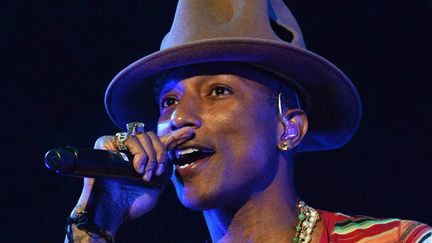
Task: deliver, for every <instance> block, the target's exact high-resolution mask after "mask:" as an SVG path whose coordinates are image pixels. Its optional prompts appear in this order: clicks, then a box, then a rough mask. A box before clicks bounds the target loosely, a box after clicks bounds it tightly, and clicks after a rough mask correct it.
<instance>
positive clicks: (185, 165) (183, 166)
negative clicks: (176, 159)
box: [179, 163, 193, 169]
mask: <svg viewBox="0 0 432 243" xmlns="http://www.w3.org/2000/svg"><path fill="white" fill-rule="evenodd" d="M192 164H193V163H191V164H184V165H180V166H179V168H180V169H184V168H186V167H189V166H191V165H192Z"/></svg>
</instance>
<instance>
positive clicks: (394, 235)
mask: <svg viewBox="0 0 432 243" xmlns="http://www.w3.org/2000/svg"><path fill="white" fill-rule="evenodd" d="M321 214H322V217H323V220H324V221H325V224H326V227H327V232H328V238H329V239H330V241H331V242H358V241H362V242H363V241H364V242H369V241H372V242H432V228H431V227H430V226H428V225H426V224H423V223H420V222H417V221H412V220H402V219H395V218H384V219H378V218H372V217H368V216H348V215H345V214H341V213H331V212H326V211H322V212H321Z"/></svg>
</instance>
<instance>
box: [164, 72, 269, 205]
mask: <svg viewBox="0 0 432 243" xmlns="http://www.w3.org/2000/svg"><path fill="white" fill-rule="evenodd" d="M224 65H227V64H223V65H222V64H219V65H217V66H211V67H203V66H201V67H194V68H190V67H189V68H183V69H181V70H177V71H175V72H172V73H171V74H170V75H168V77H167V78H166V79H165V83H164V85H163V86H162V89H161V92H160V99H159V100H160V102H159V104H160V117H159V121H158V135H159V136H160V135H164V134H167V133H169V132H171V131H172V130H175V129H179V128H182V127H185V126H190V127H192V128H193V130H194V134H195V136H194V137H193V138H191V139H190V140H188V141H186V142H185V143H183V144H181V145H179V146H178V147H177V148H176V149H175V151H173V153H174V154H175V155H174V156H173V157H175V159H174V162H175V163H176V165H175V170H174V173H173V176H172V181H173V183H174V185H175V188H176V191H177V194H178V197H179V198H180V201H181V202H182V203H183V204H184V205H185V206H187V207H189V208H192V209H198V210H204V209H209V208H214V207H223V206H235V205H236V204H238V203H242V202H243V201H244V200H246V199H247V198H248V197H249V196H250V195H251V194H252V193H253V192H255V191H259V190H261V189H262V188H263V187H265V185H266V184H267V183H269V181H270V180H271V178H273V176H274V174H275V173H276V170H277V163H276V161H277V155H278V152H277V143H278V136H277V126H278V117H277V110H276V107H275V106H272V105H271V104H270V98H269V94H270V88H268V87H266V86H264V85H262V84H260V83H258V82H255V81H252V80H250V79H247V78H244V77H242V76H245V75H242V76H239V75H236V74H240V73H242V72H246V71H245V70H243V69H240V68H239V67H233V66H229V69H230V70H231V71H230V72H224V71H223V70H226V69H224V68H226V66H224ZM215 73H222V74H215ZM233 73H235V74H233ZM249 74H250V73H249ZM250 76H251V75H248V77H250ZM262 79H263V77H260V81H263V80H262ZM268 81H269V82H270V80H268ZM264 82H265V80H264ZM273 82H274V81H273Z"/></svg>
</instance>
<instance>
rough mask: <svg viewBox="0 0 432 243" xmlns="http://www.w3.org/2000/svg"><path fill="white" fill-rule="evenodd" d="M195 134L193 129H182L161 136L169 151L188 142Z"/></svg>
mask: <svg viewBox="0 0 432 243" xmlns="http://www.w3.org/2000/svg"><path fill="white" fill-rule="evenodd" d="M193 134H194V132H193V129H192V128H191V127H182V128H180V129H178V130H175V131H173V132H171V133H169V134H166V135H163V136H161V137H160V140H161V142H162V144H164V145H165V148H166V149H167V150H171V149H173V148H174V147H175V146H177V145H178V144H181V143H184V142H186V141H187V140H188V139H190V138H191V137H192V136H193Z"/></svg>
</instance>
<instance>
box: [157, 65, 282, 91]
mask: <svg viewBox="0 0 432 243" xmlns="http://www.w3.org/2000/svg"><path fill="white" fill-rule="evenodd" d="M226 74H229V75H236V76H240V77H242V78H246V79H248V80H251V81H254V82H257V83H259V84H262V85H263V86H265V87H267V88H269V89H270V90H278V89H279V86H280V82H279V81H277V80H276V78H274V77H272V75H271V74H270V73H266V72H264V71H263V70H260V69H259V68H257V67H254V66H252V65H249V64H244V63H235V62H229V63H205V64H196V65H190V66H185V67H180V68H176V69H173V70H170V71H168V72H166V73H164V74H163V75H162V76H161V77H160V78H159V80H158V81H157V82H156V85H155V94H156V96H159V95H160V94H161V93H162V92H165V91H167V90H169V89H170V87H173V86H174V85H175V84H176V83H178V82H180V81H182V80H185V79H188V78H192V77H196V76H204V75H210V76H213V75H226Z"/></svg>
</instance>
